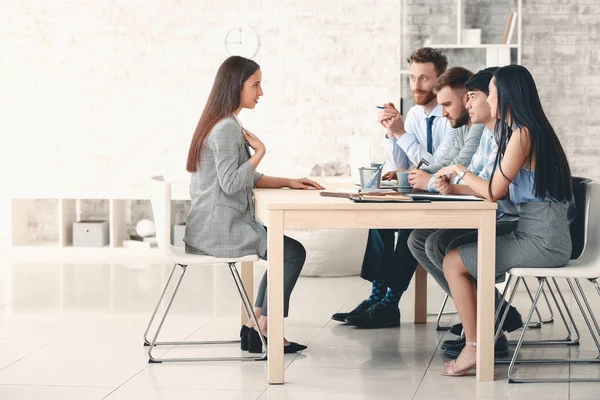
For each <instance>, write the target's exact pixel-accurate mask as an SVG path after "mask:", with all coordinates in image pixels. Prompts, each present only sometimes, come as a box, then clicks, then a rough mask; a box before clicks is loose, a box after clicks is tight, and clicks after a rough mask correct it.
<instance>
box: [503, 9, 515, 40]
mask: <svg viewBox="0 0 600 400" xmlns="http://www.w3.org/2000/svg"><path fill="white" fill-rule="evenodd" d="M517 17H518V13H517V12H516V11H515V12H511V13H508V15H507V16H506V23H505V24H504V33H503V34H502V43H503V44H511V42H512V38H513V36H514V34H515V28H516V26H517V19H518V18H517Z"/></svg>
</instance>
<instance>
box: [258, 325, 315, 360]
mask: <svg viewBox="0 0 600 400" xmlns="http://www.w3.org/2000/svg"><path fill="white" fill-rule="evenodd" d="M265 343H268V342H267V338H266V337H265ZM306 348H307V347H306V346H305V345H303V344H299V343H295V342H290V344H288V345H287V346H283V353H284V354H293V353H297V352H299V351H302V350H304V349H306ZM248 351H249V352H250V353H255V354H256V353H258V354H260V353H262V352H263V351H262V342H261V341H260V336H259V335H258V332H257V331H256V330H255V329H254V328H250V332H249V333H248Z"/></svg>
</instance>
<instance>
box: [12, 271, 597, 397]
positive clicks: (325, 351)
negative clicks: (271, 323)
mask: <svg viewBox="0 0 600 400" xmlns="http://www.w3.org/2000/svg"><path fill="white" fill-rule="evenodd" d="M259 269H260V268H257V271H256V273H257V278H258V276H259V275H260V272H261V271H260V270H259ZM167 271H168V269H167V268H163V267H162V266H159V265H155V264H147V263H143V262H136V263H130V264H127V265H125V264H113V265H110V264H109V265H94V264H77V263H74V264H57V263H46V264H44V263H16V262H11V261H3V262H2V263H1V264H0V399H11V400H13V399H41V398H44V399H86V400H87V399H90V400H91V399H110V400H117V399H144V400H153V399H161V400H162V399H179V400H182V399H216V400H221V399H222V400H225V399H227V400H234V399H244V400H245V399H248V400H249V399H261V400H279V399H287V400H304V399H311V400H324V399H331V400H359V399H369V400H391V399H394V400H408V399H414V400H424V399H426V400H436V399H440V400H441V399H448V398H451V399H453V400H462V399H492V398H510V399H519V398H523V399H598V398H600V384H599V383H577V384H576V383H572V384H568V383H556V384H509V383H508V382H507V367H506V366H503V365H498V366H497V367H496V378H497V380H496V381H495V382H493V383H477V382H476V380H475V378H474V377H473V376H471V377H464V378H448V377H443V376H440V375H439V370H440V369H441V367H442V364H443V361H444V359H443V357H442V355H441V352H440V350H439V349H438V345H439V343H440V342H441V341H442V340H444V339H446V338H449V337H451V335H450V334H448V333H445V334H444V333H443V332H442V333H439V332H436V331H435V322H434V321H435V317H433V316H431V317H430V323H429V324H427V325H414V324H413V323H412V322H411V321H412V307H413V303H412V298H413V297H412V293H411V292H409V293H407V294H406V295H405V298H404V299H403V300H402V303H401V311H402V315H403V323H402V327H401V328H395V329H384V330H374V331H362V330H358V329H355V328H353V327H350V326H345V325H342V324H339V323H336V322H333V321H331V320H330V316H331V314H332V313H334V312H336V311H338V310H348V309H350V308H352V307H354V306H355V305H356V304H357V303H358V302H359V301H361V300H362V299H364V298H365V297H366V296H368V293H369V285H368V284H367V283H365V282H364V281H362V280H361V279H360V278H358V277H351V278H301V279H300V281H299V283H298V286H297V289H296V291H295V292H294V295H293V298H292V310H291V314H290V318H288V319H287V321H286V336H287V337H288V338H290V339H293V340H295V341H298V342H301V343H306V344H308V350H306V351H304V352H303V353H302V354H298V355H286V381H287V383H286V384H285V385H283V386H271V387H269V386H268V385H267V384H266V380H265V379H266V374H265V373H266V371H265V365H264V363H261V362H251V363H241V362H212V363H187V364H154V365H149V364H148V363H147V354H146V348H144V347H143V346H142V333H143V331H144V329H145V324H146V322H147V320H148V318H149V315H150V312H151V310H152V307H153V304H154V302H155V301H156V299H157V298H158V295H159V293H160V290H161V287H162V284H163V282H164V279H165V277H166V273H167ZM256 282H258V279H256ZM584 286H586V287H587V288H588V289H589V290H588V293H589V296H588V297H589V299H590V301H591V303H592V307H593V308H594V309H595V310H596V311H597V313H598V314H599V315H600V301H599V299H598V297H597V294H596V293H595V291H592V290H591V287H590V286H589V285H584ZM411 290H412V289H411ZM565 295H566V297H567V300H568V301H569V302H572V298H571V296H570V295H569V294H568V293H566V292H565ZM517 298H518V299H517V304H518V305H520V307H519V308H520V309H521V311H522V312H525V311H526V308H527V302H528V301H527V297H526V295H525V294H519V295H518V296H517ZM441 299H442V297H441V294H440V292H439V291H435V290H430V297H429V300H430V310H431V311H434V310H435V309H436V308H437V307H438V306H439V304H440V303H441ZM574 308H576V307H574ZM543 310H545V308H544V309H543ZM543 312H546V313H547V311H543ZM574 314H575V315H576V321H577V322H579V329H580V332H581V335H582V341H581V346H579V347H572V348H570V349H569V348H550V349H548V348H527V349H525V352H526V353H527V354H528V355H534V356H536V357H540V356H544V357H564V356H568V355H571V356H579V357H588V358H589V357H595V356H597V354H598V353H597V352H594V350H595V349H596V347H595V344H594V342H593V341H592V340H591V337H590V335H589V333H587V330H586V327H585V323H584V321H583V319H582V318H581V317H580V316H579V313H578V312H574ZM238 315H239V301H238V299H237V297H236V292H235V288H234V286H233V283H232V282H231V276H230V275H229V272H228V270H227V269H226V268H225V267H223V266H215V267H202V268H196V269H194V268H190V270H189V272H188V276H187V277H186V280H185V281H184V284H183V286H182V289H181V292H180V296H179V297H178V299H177V300H176V303H175V304H174V306H173V311H172V315H171V317H170V318H169V319H168V320H167V324H166V326H165V328H164V336H163V338H165V339H167V340H168V339H173V340H176V339H184V338H187V339H190V340H203V339H215V338H232V339H233V338H235V337H236V335H237V333H238ZM450 318H456V317H455V316H454V317H453V316H450V317H446V318H445V319H446V321H447V320H448V319H450ZM558 319H559V316H558V315H555V320H556V322H555V323H554V324H549V325H546V326H544V327H543V329H542V330H537V331H532V337H542V338H549V337H559V338H562V337H564V336H565V329H564V327H562V326H561V324H560V323H559V321H558ZM516 334H518V332H515V333H514V334H513V335H512V337H513V338H515V337H516ZM164 353H168V355H169V356H178V355H179V356H184V355H185V356H188V355H214V356H217V355H236V354H240V351H239V350H238V349H237V348H236V347H231V346H219V347H214V348H204V349H198V348H194V347H186V348H172V347H165V348H161V349H159V350H157V354H159V355H160V354H164ZM518 373H519V374H520V375H521V376H528V377H533V376H536V377H545V376H560V377H568V376H569V375H571V376H600V365H598V364H596V365H574V366H571V367H570V368H569V367H568V366H563V365H546V366H539V365H538V366H529V367H527V368H520V369H519V371H518Z"/></svg>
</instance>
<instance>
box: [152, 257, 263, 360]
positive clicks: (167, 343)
mask: <svg viewBox="0 0 600 400" xmlns="http://www.w3.org/2000/svg"><path fill="white" fill-rule="evenodd" d="M177 265H178V264H176V266H177ZM179 265H180V264H179ZM180 266H181V268H182V273H181V275H180V277H179V279H178V280H177V284H176V285H175V289H174V290H173V294H172V295H171V297H170V299H169V302H168V303H167V307H166V309H165V312H164V314H163V315H162V318H161V320H160V324H159V325H158V328H157V330H156V333H155V335H154V338H153V340H152V342H151V343H150V347H149V349H148V362H149V363H163V362H199V361H258V360H261V359H264V354H263V355H262V356H261V357H258V358H257V357H254V356H250V357H203V358H198V357H196V358H157V357H154V356H153V355H152V349H154V348H155V347H156V346H159V345H175V346H181V345H207V344H234V343H239V342H240V341H239V340H211V341H176V342H158V340H157V339H158V336H159V334H160V331H161V330H162V327H163V324H164V322H165V319H166V318H167V315H168V313H169V311H170V309H171V305H172V304H173V300H175V296H176V295H177V292H178V291H179V286H180V285H181V282H182V280H183V277H184V276H185V273H186V270H187V265H180ZM230 268H231V267H230ZM237 277H238V278H239V275H238V276H237ZM234 281H235V275H234ZM169 282H170V279H169V280H168V281H167V283H169ZM240 282H241V280H240ZM237 285H238V283H237V282H236V286H237ZM165 291H166V288H165ZM163 296H164V292H163V295H162V296H161V300H162V297H163ZM246 299H247V296H246ZM243 301H244V300H243ZM244 307H245V308H246V311H248V310H249V311H250V312H251V311H252V309H251V305H250V303H249V300H248V301H247V302H246V301H244ZM251 314H252V315H254V313H251ZM153 318H154V317H153ZM254 318H256V317H254Z"/></svg>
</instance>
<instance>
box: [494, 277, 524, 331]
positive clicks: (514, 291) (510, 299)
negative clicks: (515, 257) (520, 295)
mask: <svg viewBox="0 0 600 400" xmlns="http://www.w3.org/2000/svg"><path fill="white" fill-rule="evenodd" d="M511 280H512V276H509V278H508V282H506V286H505V287H504V291H503V292H502V299H500V304H498V307H497V309H496V318H495V319H494V320H497V319H498V317H499V316H500V309H501V308H502V302H503V301H504V299H505V298H506V293H507V292H508V289H509V286H510V282H511ZM522 280H523V278H521V277H518V278H517V281H516V282H515V285H514V287H513V288H512V290H511V292H510V298H509V299H508V301H507V302H506V307H505V308H504V313H503V314H502V318H501V319H500V321H499V322H498V325H497V328H496V335H495V336H494V343H496V341H497V340H498V338H499V337H500V334H501V333H502V325H504V320H506V316H507V315H508V309H509V308H510V305H511V304H512V302H513V300H514V298H515V295H516V294H517V288H518V287H519V283H521V281H522Z"/></svg>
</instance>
